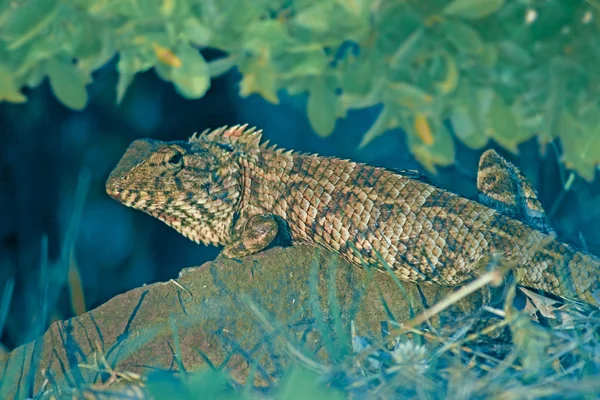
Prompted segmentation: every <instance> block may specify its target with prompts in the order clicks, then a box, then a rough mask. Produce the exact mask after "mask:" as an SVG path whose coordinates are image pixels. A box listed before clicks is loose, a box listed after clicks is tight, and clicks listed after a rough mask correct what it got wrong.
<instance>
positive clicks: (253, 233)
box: [222, 214, 279, 258]
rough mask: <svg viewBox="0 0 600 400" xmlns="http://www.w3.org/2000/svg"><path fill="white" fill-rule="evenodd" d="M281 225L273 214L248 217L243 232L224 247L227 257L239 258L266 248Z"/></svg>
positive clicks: (224, 253)
mask: <svg viewBox="0 0 600 400" xmlns="http://www.w3.org/2000/svg"><path fill="white" fill-rule="evenodd" d="M278 231H279V225H278V224H277V221H276V219H275V216H273V214H257V215H253V216H252V217H250V219H248V222H247V223H246V226H245V227H244V229H243V230H242V232H241V234H240V235H239V236H238V237H237V238H235V239H234V240H233V241H232V242H231V243H229V244H228V245H227V246H225V248H224V249H223V253H222V254H223V255H224V256H225V257H227V258H239V257H244V256H248V255H250V254H254V253H258V252H259V251H261V250H264V249H265V248H266V247H267V246H268V245H269V244H271V242H273V239H275V237H276V236H277V232H278Z"/></svg>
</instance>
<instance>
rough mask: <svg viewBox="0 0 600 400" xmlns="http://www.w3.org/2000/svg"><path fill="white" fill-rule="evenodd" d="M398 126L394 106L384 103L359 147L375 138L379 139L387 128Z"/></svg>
mask: <svg viewBox="0 0 600 400" xmlns="http://www.w3.org/2000/svg"><path fill="white" fill-rule="evenodd" d="M397 126H398V120H397V119H396V118H395V115H394V113H393V112H392V107H390V106H389V105H384V106H383V109H382V110H381V112H380V113H379V116H377V119H376V120H375V122H374V123H373V125H371V127H370V128H369V130H368V131H367V133H365V135H364V136H363V138H362V140H361V142H360V144H359V145H358V148H359V149H362V148H364V147H365V146H367V145H368V144H369V143H371V142H372V141H373V140H375V139H377V138H378V137H379V136H381V135H383V134H384V133H385V132H386V131H387V130H389V129H391V128H395V127H397Z"/></svg>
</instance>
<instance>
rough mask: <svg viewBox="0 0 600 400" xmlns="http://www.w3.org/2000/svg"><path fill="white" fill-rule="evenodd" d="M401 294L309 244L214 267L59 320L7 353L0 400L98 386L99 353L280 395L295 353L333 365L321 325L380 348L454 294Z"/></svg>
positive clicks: (476, 299)
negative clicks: (402, 325) (274, 388)
mask: <svg viewBox="0 0 600 400" xmlns="http://www.w3.org/2000/svg"><path fill="white" fill-rule="evenodd" d="M315 282H316V284H314V283H315ZM334 282H335V285H334V284H333V283H334ZM403 287H404V289H405V291H406V294H405V293H404V291H403V290H400V289H399V287H398V286H397V285H396V283H395V282H394V280H393V279H391V278H390V277H389V276H388V275H386V274H383V273H379V272H373V271H368V270H366V269H362V268H357V267H355V266H352V265H349V264H348V263H346V262H344V261H342V260H340V259H338V258H337V257H335V256H334V255H332V254H330V253H328V252H326V251H322V250H317V249H315V248H313V247H309V246H296V247H290V248H285V249H284V248H274V249H271V250H268V251H265V252H262V253H260V254H256V255H254V256H250V257H247V258H244V259H243V260H228V259H223V258H218V259H217V260H215V261H213V262H208V263H205V264H204V265H202V266H200V267H197V268H188V269H184V270H183V271H182V273H181V274H180V277H179V278H178V279H177V280H173V281H169V282H162V283H155V284H152V285H147V286H143V287H140V288H137V289H134V290H131V291H129V292H127V293H124V294H121V295H119V296H116V297H115V298H113V299H111V300H110V301H108V302H107V303H106V304H103V305H102V306H100V307H98V308H96V309H94V310H92V311H90V312H88V313H86V314H83V315H80V316H78V317H75V318H72V319H69V320H66V321H60V322H56V323H54V324H52V326H51V327H50V328H49V329H48V330H47V331H46V333H45V334H44V335H43V336H41V337H39V338H38V339H37V340H35V341H33V342H31V343H28V344H26V345H23V346H21V347H19V348H17V349H15V350H14V351H12V352H11V353H8V354H5V355H0V378H1V379H0V382H1V383H0V398H25V397H29V396H32V395H34V394H36V393H38V392H39V391H40V388H41V387H42V385H43V382H44V381H45V380H46V379H48V382H49V384H51V385H54V386H55V387H56V386H58V387H61V388H67V387H70V388H75V387H80V386H83V385H86V384H90V383H92V382H97V381H98V380H99V379H100V378H101V376H100V374H99V373H98V372H97V371H96V370H94V369H90V368H86V367H84V366H83V365H86V364H87V365H91V364H93V363H94V360H95V359H96V356H97V354H94V353H95V352H96V351H98V350H99V353H98V354H100V353H101V354H103V355H104V357H105V358H106V360H107V362H108V364H109V365H110V366H111V367H112V368H113V369H115V370H119V371H130V372H136V373H140V374H146V373H149V372H153V371H156V370H167V371H169V370H177V369H179V366H180V365H183V367H184V368H185V369H186V370H187V371H195V370H200V369H203V368H208V367H209V364H208V363H207V361H206V360H207V359H208V360H209V361H210V363H212V364H213V365H214V366H221V365H222V364H223V363H225V366H226V369H227V370H228V371H229V372H230V373H231V374H232V376H233V377H234V379H235V380H237V381H238V382H240V383H244V382H245V381H246V379H247V377H248V375H249V373H250V371H251V370H252V369H254V370H255V375H254V377H255V378H254V384H255V385H257V386H266V385H272V384H273V383H275V382H276V381H277V380H278V379H279V378H280V377H281V375H282V373H283V371H284V369H285V368H286V366H287V365H288V363H289V361H290V357H291V356H290V353H289V350H288V349H289V347H288V346H289V343H295V344H297V345H298V348H300V349H302V351H303V352H305V353H306V354H308V355H309V356H314V355H315V354H316V355H317V357H318V358H322V359H323V360H326V359H327V358H329V357H330V354H328V353H327V348H326V347H327V346H323V345H322V343H323V341H322V340H320V339H321V337H322V334H321V333H322V332H323V327H325V331H326V332H327V335H329V336H330V337H331V338H332V339H333V341H334V342H335V341H340V340H343V341H346V343H345V344H346V345H347V346H349V338H350V336H349V334H346V335H343V337H342V338H340V337H337V336H336V335H335V334H334V332H335V330H334V329H332V328H331V326H332V323H331V322H332V321H333V320H335V317H332V310H338V311H337V312H336V314H337V315H338V317H339V319H338V321H341V322H342V324H341V326H342V327H343V331H344V332H346V333H349V331H350V329H349V326H350V322H351V321H354V326H355V328H356V333H357V334H358V335H360V336H363V337H375V338H381V326H382V323H383V322H386V321H391V320H392V319H396V320H398V321H403V320H404V321H405V320H407V319H409V318H411V317H412V316H414V315H415V314H417V313H419V312H421V311H422V310H423V309H424V307H425V306H426V305H431V304H434V303H435V302H436V301H437V300H439V299H440V298H441V296H443V295H444V294H447V293H448V292H449V291H450V290H451V289H449V288H440V287H433V286H431V287H429V286H422V287H420V288H419V287H418V286H417V285H413V284H408V283H404V284H403ZM311 288H312V289H311ZM409 299H410V300H409ZM316 300H318V301H316ZM480 301H481V296H480V295H479V294H477V293H476V294H474V295H472V296H471V297H470V298H466V299H465V300H463V302H462V303H460V304H457V305H456V306H454V309H455V311H458V312H467V311H470V310H471V309H473V308H474V307H477V305H478V304H481V302H480ZM409 303H412V305H411V306H409ZM332 305H333V307H332ZM252 308H254V309H255V310H260V315H262V316H263V317H264V320H266V321H268V323H267V324H265V323H264V320H263V322H261V317H259V316H258V315H257V313H256V311H252ZM323 322H324V323H323ZM269 325H271V326H272V327H273V328H274V330H273V329H270V328H268V326H269ZM313 358H314V357H313Z"/></svg>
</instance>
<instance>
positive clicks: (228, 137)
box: [190, 124, 275, 150]
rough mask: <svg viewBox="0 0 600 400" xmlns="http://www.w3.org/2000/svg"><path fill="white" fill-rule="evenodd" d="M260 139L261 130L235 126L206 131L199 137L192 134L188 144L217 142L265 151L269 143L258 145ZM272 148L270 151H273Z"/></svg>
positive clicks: (246, 125)
mask: <svg viewBox="0 0 600 400" xmlns="http://www.w3.org/2000/svg"><path fill="white" fill-rule="evenodd" d="M261 138H262V129H259V130H257V129H256V128H255V127H250V128H249V127H248V124H244V125H235V126H232V127H227V126H223V127H221V128H217V129H214V130H210V129H207V130H205V131H204V132H202V133H201V134H200V135H198V134H197V133H194V134H193V135H192V137H191V138H190V142H218V143H227V144H231V145H232V146H237V147H239V148H242V149H244V150H250V149H263V150H264V149H267V148H268V145H269V141H268V140H267V141H265V142H264V143H262V144H261V143H260V140H261ZM274 148H275V146H272V147H271V149H274Z"/></svg>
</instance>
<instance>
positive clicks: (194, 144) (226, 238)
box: [106, 125, 600, 306]
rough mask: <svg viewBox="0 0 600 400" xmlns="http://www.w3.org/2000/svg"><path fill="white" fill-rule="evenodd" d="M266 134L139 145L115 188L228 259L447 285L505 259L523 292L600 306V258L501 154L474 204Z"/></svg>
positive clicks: (225, 133)
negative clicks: (565, 233) (294, 261)
mask: <svg viewBox="0 0 600 400" xmlns="http://www.w3.org/2000/svg"><path fill="white" fill-rule="evenodd" d="M261 132H262V131H260V130H255V129H254V128H248V126H246V125H244V126H234V127H229V128H227V127H223V128H219V129H216V130H212V131H205V132H203V133H202V134H200V135H197V134H194V135H193V136H192V137H191V138H190V139H189V140H188V141H174V142H161V141H157V140H151V139H140V140H136V141H134V142H133V143H132V144H131V145H130V146H129V148H128V149H127V151H126V152H125V154H124V155H123V157H122V159H121V160H120V162H119V164H118V165H117V166H116V167H115V169H114V170H113V171H112V173H111V174H110V177H109V178H108V181H107V182H106V190H107V192H108V194H109V195H110V196H111V197H113V198H114V199H116V200H118V201H120V202H122V203H123V204H125V205H127V206H130V207H133V208H136V209H139V210H142V211H144V212H146V213H148V214H150V215H152V216H154V217H156V218H158V219H160V220H161V221H163V222H165V223H166V224H168V225H169V226H171V227H173V228H175V229H176V230H177V231H178V232H180V233H181V234H183V235H184V236H186V237H188V238H189V239H191V240H193V241H195V242H197V243H204V244H212V245H223V246H224V249H223V254H224V255H225V256H226V257H230V258H237V257H243V256H246V255H249V254H253V253H256V252H259V251H261V250H263V249H265V248H267V247H268V246H269V245H272V244H273V243H274V240H275V239H276V238H279V239H282V240H284V241H290V242H291V243H299V242H307V243H311V244H313V245H317V246H322V247H324V248H326V249H328V250H331V251H334V252H337V253H339V254H340V256H342V257H343V258H344V259H346V260H348V261H349V262H351V263H353V264H355V265H358V266H364V265H365V263H366V264H369V265H374V266H375V267H377V268H378V269H381V270H385V268H384V265H385V264H387V266H389V268H391V269H392V270H393V271H394V273H395V274H396V276H397V277H398V278H399V279H401V280H404V281H409V282H416V283H421V284H438V285H458V284H461V283H464V282H466V281H468V280H469V279H472V278H474V277H476V276H477V274H479V273H481V272H482V271H483V270H484V269H485V267H486V265H487V264H488V263H489V262H490V261H491V260H492V259H497V258H499V259H500V260H501V261H502V262H503V263H507V265H512V266H514V269H515V271H516V274H517V277H518V279H519V283H520V284H521V285H523V286H527V287H531V288H536V289H541V290H544V291H546V292H549V293H553V294H555V295H558V296H561V297H563V298H567V299H572V300H579V301H583V302H586V303H588V304H591V305H593V306H600V259H599V258H598V257H596V256H594V255H591V254H588V253H586V252H584V251H581V250H578V249H575V248H574V247H572V246H570V245H568V244H566V243H562V242H560V241H559V240H557V239H556V237H555V235H554V233H553V231H552V229H551V228H550V226H549V224H548V221H547V217H546V214H545V212H544V210H543V208H542V206H541V204H540V203H539V201H538V199H537V195H536V192H535V189H534V188H533V186H532V185H531V184H530V183H529V182H528V181H527V179H526V178H525V177H524V176H523V175H522V174H521V173H520V172H519V170H518V169H517V168H516V167H515V166H514V165H512V164H510V163H509V162H507V161H506V160H504V159H503V158H502V157H500V156H499V155H498V154H497V153H496V152H494V151H493V150H488V151H486V152H485V153H484V154H483V155H482V157H481V159H480V163H479V170H478V178H477V181H478V182H477V185H478V189H479V191H480V196H479V201H474V200H470V199H467V198H465V197H462V196H459V195H457V194H454V193H451V192H449V191H447V190H444V189H441V188H439V187H436V186H434V185H433V184H431V183H430V182H429V181H428V180H427V179H426V178H425V177H424V176H422V175H420V174H418V173H416V172H414V171H396V170H390V169H386V168H380V167H375V166H370V165H367V164H362V163H357V162H353V161H350V160H343V159H339V158H335V157H323V156H319V155H317V154H304V153H296V152H293V151H285V150H283V149H280V148H277V147H276V146H270V145H269V142H268V141H265V142H261ZM384 263H385V264H384Z"/></svg>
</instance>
